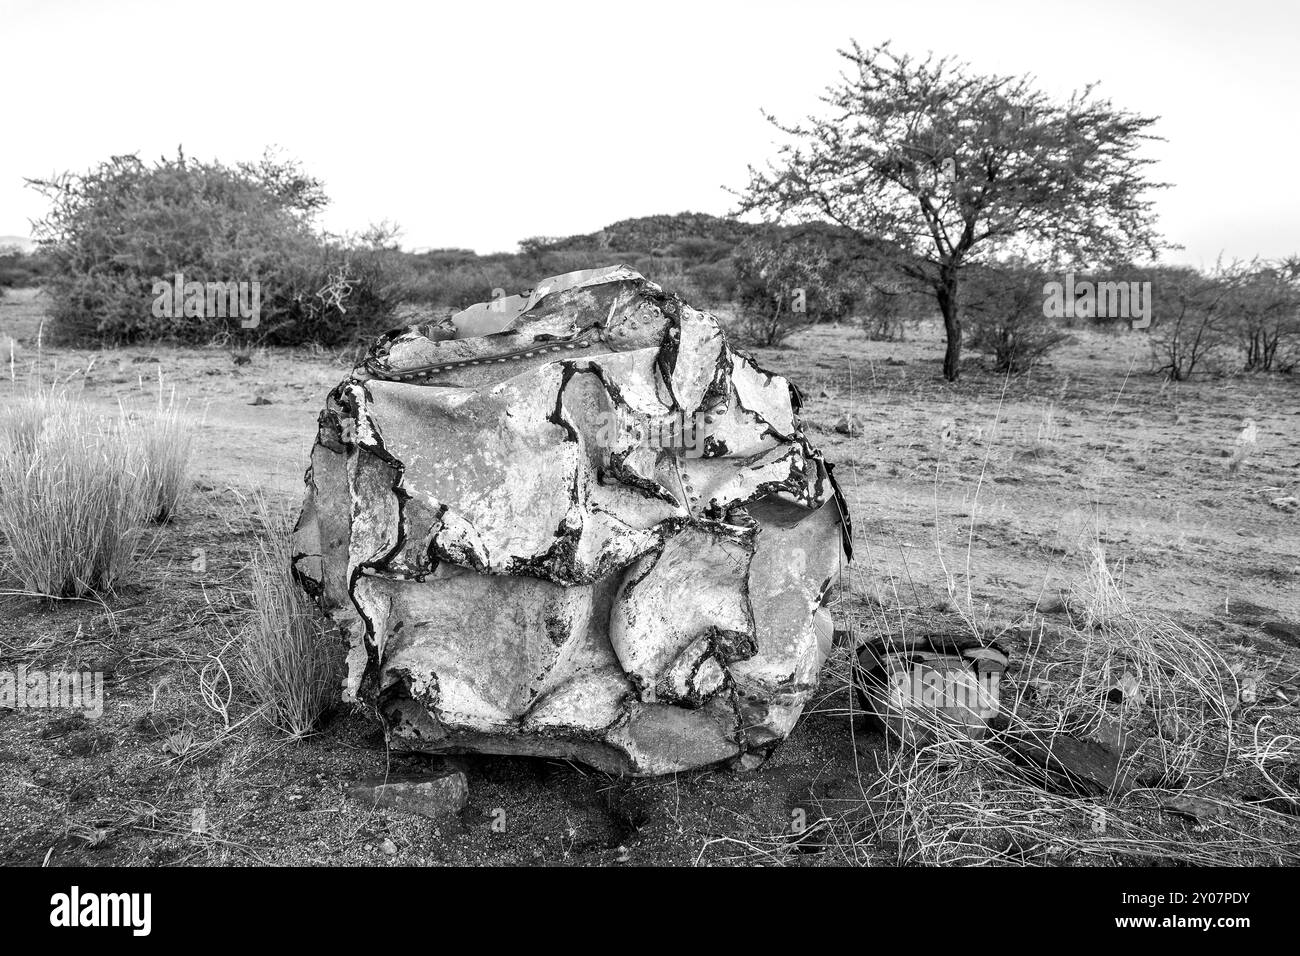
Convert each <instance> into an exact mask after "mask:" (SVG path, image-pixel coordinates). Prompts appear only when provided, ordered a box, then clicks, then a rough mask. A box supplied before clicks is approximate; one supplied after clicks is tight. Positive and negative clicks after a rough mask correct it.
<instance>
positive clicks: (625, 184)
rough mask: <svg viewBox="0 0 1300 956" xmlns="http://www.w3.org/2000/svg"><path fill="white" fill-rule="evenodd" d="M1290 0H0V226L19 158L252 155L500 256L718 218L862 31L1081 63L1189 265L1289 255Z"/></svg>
mask: <svg viewBox="0 0 1300 956" xmlns="http://www.w3.org/2000/svg"><path fill="white" fill-rule="evenodd" d="M1298 37H1300V3H1297V2H1296V0H1232V2H1214V3H1211V2H1203V0H1181V2H1173V0H1171V2H1164V0H1146V2H1144V0H1129V2H1122V0H1120V2H1109V0H1102V2H1092V3H1082V2H1073V3H1071V2H1051V0H1047V2H1044V0H1034V2H1018V0H1004V2H997V0H995V2H978V3H975V2H970V0H962V2H949V0H926V2H923V3H922V2H908V0H903V2H899V0H890V2H887V3H881V2H876V0H857V2H838V0H798V2H789V3H766V2H754V0H750V2H743V3H742V2H734V3H733V2H725V0H712V2H711V0H690V2H676V0H655V2H644V3H641V4H628V3H620V2H612V0H610V2H605V3H580V2H566V0H547V2H509V3H506V2H502V3H493V2H490V0H459V2H456V3H454V4H452V3H447V4H442V3H409V4H408V3H388V2H383V0H366V2H364V3H357V2H352V3H330V2H322V0H316V2H312V3H278V2H275V0H256V2H243V0H232V2H220V3H210V4H189V3H184V2H151V0H139V2H129V0H128V2H103V0H100V2H93V0H0V75H3V77H4V79H5V81H6V83H7V87H8V88H7V90H6V93H5V95H4V97H3V102H4V115H3V118H2V120H0V122H2V124H3V125H0V130H3V132H2V133H0V136H2V137H3V140H2V141H0V235H27V234H28V233H29V226H28V220H29V219H30V218H32V217H35V216H38V215H40V214H41V213H42V211H43V205H42V202H41V199H40V197H39V196H38V195H37V194H35V193H34V192H33V191H31V190H30V189H27V188H24V186H23V182H22V180H23V177H24V176H42V175H47V174H49V173H52V172H54V171H57V170H64V169H73V170H84V169H85V168H87V167H89V166H90V165H91V164H93V163H95V162H97V161H98V160H100V159H102V158H106V157H108V156H109V155H111V154H115V153H130V152H139V153H140V154H141V155H142V156H145V157H155V156H158V155H160V154H163V153H172V154H174V152H175V149H176V146H177V145H178V144H184V146H185V150H186V152H187V153H188V154H190V155H192V156H197V157H201V158H205V159H211V158H217V159H220V160H222V161H225V162H234V161H237V160H241V159H254V158H256V157H257V156H259V155H260V154H261V152H262V150H263V148H264V147H265V146H266V145H268V144H278V145H279V146H281V147H282V148H283V149H284V150H285V152H286V153H287V154H289V155H291V156H294V157H296V158H298V159H300V160H302V161H303V162H304V163H305V164H306V165H307V167H308V169H309V170H310V171H311V172H312V173H314V174H315V175H317V176H318V177H320V178H321V179H323V180H324V181H325V184H326V188H327V191H328V193H329V195H330V197H331V200H332V203H331V206H330V208H329V211H328V213H327V214H326V216H325V218H324V223H325V225H326V226H327V227H329V228H331V229H333V230H336V231H342V230H350V229H360V228H363V227H364V226H365V225H366V224H367V223H369V222H372V221H378V220H381V219H389V220H395V221H396V222H398V223H399V224H400V225H401V226H402V228H403V230H404V233H403V244H404V245H405V246H407V247H408V248H412V247H414V248H420V247H426V246H463V247H469V248H473V249H477V250H478V251H480V252H491V251H498V250H513V249H514V248H515V244H516V243H517V242H518V240H520V239H521V238H524V237H527V236H532V235H566V234H571V233H576V232H591V231H595V230H597V229H599V228H600V227H601V226H603V225H606V224H608V223H611V222H614V221H616V220H619V219H623V218H627V217H630V216H642V215H649V214H653V213H671V212H681V211H684V210H692V211H701V212H710V213H715V214H724V213H726V212H728V211H729V210H730V209H731V207H732V200H731V197H730V196H729V195H728V194H727V193H726V192H725V191H724V188H723V187H724V186H732V187H735V186H739V185H740V184H742V183H743V181H744V179H745V167H746V165H747V164H749V163H761V162H762V161H764V160H765V159H766V158H767V157H769V156H771V155H772V154H773V152H774V148H773V144H774V142H775V137H776V135H777V134H776V131H775V130H773V129H771V128H770V127H769V126H768V125H767V124H766V123H765V122H764V120H763V118H762V116H761V114H760V110H761V109H764V108H765V109H767V110H769V111H771V112H773V113H775V114H776V115H777V116H779V117H782V118H786V117H790V118H795V117H799V116H801V115H803V114H805V113H807V112H808V111H809V110H812V109H815V108H816V107H817V96H818V95H819V93H820V92H821V91H822V90H823V88H824V87H825V86H826V84H827V83H829V82H831V81H833V80H834V79H835V77H836V75H837V73H838V70H839V63H838V58H837V57H836V55H835V50H836V48H837V47H841V46H844V45H845V44H846V43H847V41H848V40H849V39H850V38H856V39H857V40H858V41H859V42H861V43H862V44H864V45H870V44H875V43H878V42H880V41H883V40H886V39H892V40H893V41H894V47H895V49H897V50H899V51H906V52H913V53H917V54H924V53H925V52H926V51H929V50H933V51H935V52H936V53H941V54H956V55H958V56H960V57H962V58H964V59H966V60H968V61H969V62H970V63H971V64H972V65H973V66H974V67H975V68H976V69H978V70H980V71H983V72H996V73H1024V72H1028V73H1033V74H1035V75H1036V76H1037V77H1038V78H1039V80H1040V82H1041V85H1042V86H1043V87H1044V88H1045V89H1046V90H1048V91H1049V92H1051V93H1053V94H1056V95H1059V96H1062V97H1064V96H1065V95H1067V94H1068V93H1069V92H1070V91H1071V90H1073V89H1076V88H1079V87H1082V86H1083V85H1084V84H1086V83H1088V82H1090V81H1093V80H1100V81H1101V84H1102V85H1101V92H1102V93H1103V94H1104V95H1106V96H1109V97H1110V98H1111V99H1113V100H1114V101H1115V102H1116V103H1117V104H1119V105H1120V106H1122V107H1124V108H1126V109H1129V110H1133V111H1137V112H1141V113H1147V114H1155V115H1159V116H1161V117H1162V121H1161V122H1160V123H1159V124H1158V126H1157V127H1156V132H1158V133H1159V134H1161V135H1163V136H1164V137H1165V138H1166V139H1167V140H1168V142H1167V143H1162V144H1156V146H1154V147H1153V149H1152V155H1153V156H1155V157H1156V158H1158V159H1159V160H1160V163H1159V165H1157V166H1156V167H1153V169H1154V175H1155V176H1156V178H1159V179H1163V180H1165V181H1167V182H1170V183H1173V184H1174V188H1173V189H1170V190H1167V191H1165V192H1164V193H1163V194H1161V195H1160V196H1159V198H1158V208H1159V210H1160V212H1161V226H1162V229H1163V231H1164V233H1165V234H1166V235H1167V236H1168V237H1169V238H1170V239H1172V240H1174V241H1176V242H1180V243H1182V244H1183V245H1185V246H1186V249H1185V250H1184V251H1183V252H1181V253H1176V254H1174V255H1172V256H1171V257H1170V258H1172V259H1175V260H1177V261H1185V262H1191V263H1194V264H1198V265H1206V264H1211V263H1212V262H1213V261H1214V259H1215V258H1216V257H1217V256H1219V255H1220V253H1223V254H1225V255H1226V256H1228V257H1229V258H1232V257H1250V256H1253V255H1256V254H1259V255H1263V256H1266V257H1276V256H1281V255H1285V254H1289V253H1293V252H1300V187H1298V186H1297V183H1296V176H1297V172H1296V157H1297V155H1300V111H1297V109H1296V98H1297V95H1298V94H1300V54H1298V53H1297V51H1296V42H1297V38H1298Z"/></svg>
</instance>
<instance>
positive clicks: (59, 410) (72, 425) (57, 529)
mask: <svg viewBox="0 0 1300 956" xmlns="http://www.w3.org/2000/svg"><path fill="white" fill-rule="evenodd" d="M189 457H190V439H189V433H188V429H187V428H186V426H185V424H184V423H183V422H182V420H181V417H180V414H179V411H178V410H177V409H176V408H175V406H174V403H172V404H171V405H169V406H168V407H166V408H162V409H161V414H160V415H159V416H158V417H156V418H135V417H133V416H130V415H128V414H127V413H126V411H125V410H120V411H119V413H118V414H117V415H116V416H112V415H109V416H105V415H97V414H95V413H93V412H92V411H91V410H90V409H89V408H88V407H87V406H86V405H85V404H84V403H82V402H81V401H80V400H78V398H77V397H76V396H74V395H73V394H71V393H69V392H68V391H67V390H65V389H61V388H58V387H46V386H42V385H37V386H35V387H34V388H33V389H32V390H31V391H30V392H29V393H28V394H27V395H24V396H21V397H19V398H18V399H17V400H15V401H12V402H10V403H8V404H7V405H6V406H5V407H4V408H3V409H0V535H2V536H3V540H4V545H5V548H4V554H3V558H4V564H5V567H6V569H7V571H8V573H9V574H10V575H12V576H13V577H14V578H16V579H17V580H18V582H19V583H20V585H21V587H22V589H23V591H24V592H25V593H29V594H33V595H38V596H42V597H49V598H66V597H81V596H84V595H86V594H90V593H103V592H107V591H111V590H112V589H113V587H114V586H115V585H116V584H117V583H119V582H120V581H121V580H122V579H123V578H124V577H125V576H126V575H128V574H129V572H130V571H131V570H132V568H133V566H134V565H135V563H136V562H137V560H138V559H139V557H140V556H141V553H142V552H143V550H144V547H143V546H144V545H145V543H146V542H147V540H148V538H149V534H148V532H147V524H148V522H149V521H151V520H153V519H156V518H158V517H159V516H160V514H162V513H163V506H164V505H165V508H166V514H167V515H170V514H171V512H172V510H173V509H174V508H175V507H176V504H177V502H178V501H179V499H180V497H181V495H182V493H183V491H184V486H185V474H186V470H187V467H188V462H189Z"/></svg>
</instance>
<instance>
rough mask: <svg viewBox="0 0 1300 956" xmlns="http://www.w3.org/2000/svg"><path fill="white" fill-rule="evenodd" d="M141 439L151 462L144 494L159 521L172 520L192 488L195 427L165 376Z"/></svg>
mask: <svg viewBox="0 0 1300 956" xmlns="http://www.w3.org/2000/svg"><path fill="white" fill-rule="evenodd" d="M164 396H165V398H164ZM137 440H138V441H139V443H140V450H141V453H142V455H143V458H144V460H145V462H146V463H147V467H146V469H145V473H144V474H145V481H146V485H147V487H146V488H145V490H144V494H145V500H146V501H149V502H152V503H153V514H152V515H151V516H150V517H151V518H152V519H153V520H154V521H158V522H166V521H170V520H171V519H172V516H173V515H174V514H175V513H176V510H177V508H178V507H179V506H180V503H181V500H182V499H183V498H184V496H185V492H186V491H188V490H189V468H190V457H191V453H192V451H193V446H194V431H193V428H192V427H191V423H190V421H189V419H188V417H187V416H186V415H185V414H184V413H183V410H182V409H181V407H180V406H178V405H177V404H176V390H175V388H173V389H172V390H171V392H170V394H166V393H165V392H164V390H163V383H162V378H161V377H160V378H159V380H158V402H157V407H156V409H155V410H154V412H153V414H152V415H151V416H150V417H149V418H148V419H146V420H144V422H143V424H142V426H141V427H140V428H139V432H138V439H137Z"/></svg>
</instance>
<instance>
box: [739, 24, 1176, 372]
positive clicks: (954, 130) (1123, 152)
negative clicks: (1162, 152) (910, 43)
mask: <svg viewBox="0 0 1300 956" xmlns="http://www.w3.org/2000/svg"><path fill="white" fill-rule="evenodd" d="M839 52H840V56H842V57H843V58H844V59H845V60H846V61H847V62H848V64H849V67H850V68H849V69H846V70H845V71H844V72H843V73H842V74H841V78H840V81H839V82H838V83H837V84H832V85H831V86H830V87H828V89H827V91H826V94H825V95H824V96H823V97H822V102H823V103H825V104H826V106H827V107H828V112H827V113H826V114H825V115H823V116H813V117H809V118H808V120H807V121H806V122H804V123H802V124H797V125H793V126H787V125H784V124H782V123H781V122H779V121H778V120H777V119H776V118H774V117H772V116H768V117H767V118H768V120H769V121H770V122H772V123H773V125H775V126H776V127H777V128H778V129H780V130H781V131H782V132H783V133H785V134H786V135H787V136H788V137H789V139H788V141H787V142H786V143H785V144H784V145H783V146H782V147H781V149H780V152H779V154H778V158H777V159H776V160H775V161H773V162H772V163H771V164H769V166H768V167H767V168H766V169H765V170H759V169H756V168H755V167H752V166H751V167H750V168H749V184H748V185H747V186H746V187H745V189H744V190H743V191H741V192H740V194H739V196H740V208H739V210H738V212H740V213H744V212H751V211H756V212H760V213H762V214H763V215H764V216H765V217H767V218H769V219H776V220H785V219H790V220H794V221H808V220H813V219H829V220H831V221H832V222H834V223H838V224H839V225H841V226H845V227H847V228H848V229H851V230H853V231H854V232H855V233H856V234H857V235H859V236H860V237H862V238H863V239H864V240H866V241H865V242H864V256H872V257H875V258H877V259H879V258H880V257H881V256H884V257H885V260H886V261H884V262H880V263H878V265H879V266H884V267H887V268H889V269H892V270H895V271H897V272H898V273H901V275H902V276H904V277H906V278H907V279H908V280H909V281H911V282H913V283H915V284H916V285H917V286H919V287H921V288H922V289H924V290H926V291H928V292H930V293H932V294H933V295H934V297H935V299H936V301H937V303H938V306H939V310H940V312H941V313H942V314H943V320H944V330H945V333H946V336H947V351H946V353H945V355H944V362H943V373H944V377H945V378H947V379H948V380H949V381H955V380H956V379H957V376H958V373H959V362H960V359H961V329H962V324H961V309H960V302H961V298H960V290H961V279H962V274H963V271H964V270H965V269H966V268H967V267H968V266H970V265H977V264H980V263H981V262H984V263H987V262H990V261H992V260H993V259H994V258H996V257H997V255H998V254H1000V253H1007V252H1014V253H1016V254H1018V255H1020V256H1029V257H1034V258H1041V259H1046V258H1052V259H1060V260H1063V261H1067V262H1071V263H1078V264H1080V266H1084V265H1088V264H1097V263H1102V262H1113V261H1131V260H1133V259H1135V258H1140V257H1142V256H1144V255H1146V256H1151V257H1154V256H1155V255H1156V254H1157V252H1158V251H1159V249H1160V248H1161V247H1162V245H1163V241H1162V240H1161V238H1160V237H1159V236H1158V235H1157V234H1156V232H1155V216H1154V213H1153V211H1152V203H1151V200H1150V199H1148V198H1146V193H1147V191H1148V190H1150V189H1153V188H1161V187H1163V186H1164V185H1165V184H1163V183H1153V182H1150V181H1148V180H1147V179H1146V177H1145V175H1144V174H1145V168H1146V166H1147V165H1149V164H1150V163H1151V162H1152V160H1150V159H1146V158H1143V157H1141V156H1140V155H1139V154H1138V148H1139V146H1140V145H1141V144H1142V142H1143V141H1144V140H1153V139H1158V137H1155V136H1152V135H1150V134H1149V133H1148V132H1147V130H1148V128H1149V127H1150V126H1151V125H1152V124H1153V123H1155V121H1156V120H1155V118H1154V117H1145V116H1139V115H1137V114H1134V113H1128V112H1125V111H1123V110H1120V109H1117V108H1116V107H1114V106H1113V105H1112V104H1111V103H1110V101H1109V100H1100V99H1096V98H1095V97H1094V96H1093V89H1094V87H1093V86H1088V87H1087V88H1085V89H1084V90H1083V91H1082V92H1077V93H1075V94H1073V95H1072V96H1071V97H1070V99H1069V100H1068V101H1066V102H1063V103H1059V102H1055V101H1053V100H1052V99H1051V98H1050V97H1049V96H1048V95H1047V94H1046V93H1043V92H1041V91H1040V90H1038V89H1036V88H1035V87H1034V85H1033V80H1032V78H1031V77H1029V76H1021V77H1012V76H983V75H978V74H974V73H972V72H970V70H969V68H968V67H967V65H966V64H963V63H959V62H955V61H953V60H951V59H950V58H942V59H935V58H934V57H933V55H931V56H927V57H926V58H925V59H924V60H914V59H913V58H911V57H909V56H898V55H895V54H894V53H892V52H891V51H890V50H889V44H888V43H885V44H882V45H881V46H878V47H874V48H872V49H866V50H864V49H863V48H862V47H861V46H859V45H858V44H857V43H856V42H855V43H854V44H853V45H852V49H850V50H847V51H846V50H841V51H839ZM870 240H884V242H883V243H879V242H871V241H870Z"/></svg>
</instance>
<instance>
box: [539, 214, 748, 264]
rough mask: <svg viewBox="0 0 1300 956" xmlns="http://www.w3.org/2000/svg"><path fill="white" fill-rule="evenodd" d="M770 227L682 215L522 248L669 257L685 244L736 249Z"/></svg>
mask: <svg viewBox="0 0 1300 956" xmlns="http://www.w3.org/2000/svg"><path fill="white" fill-rule="evenodd" d="M769 228H770V227H769V226H765V225H762V224H755V223H748V222H740V221H738V220H736V219H723V218H721V217H719V216H711V215H709V214H708V213H703V212H679V213H674V214H672V215H658V216H641V217H639V218H637V219H623V220H620V221H619V222H616V223H612V224H610V225H608V226H606V227H605V228H604V229H601V230H600V231H599V232H591V233H586V234H583V235H577V236H565V237H563V238H545V237H537V238H534V239H526V240H524V241H523V242H521V243H520V246H521V247H523V248H525V249H527V248H529V247H530V246H531V247H534V248H540V249H545V250H548V251H555V252H567V251H572V250H576V249H614V250H620V251H622V250H634V251H637V252H643V253H647V254H649V255H656V256H663V255H670V254H671V252H672V249H673V246H675V245H677V244H678V243H680V242H681V241H682V240H703V241H709V242H716V243H719V244H724V245H726V246H736V245H739V244H740V243H742V242H744V241H745V240H746V239H748V238H749V237H751V236H755V235H761V234H762V233H764V232H766V231H767V230H768V229H769Z"/></svg>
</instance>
